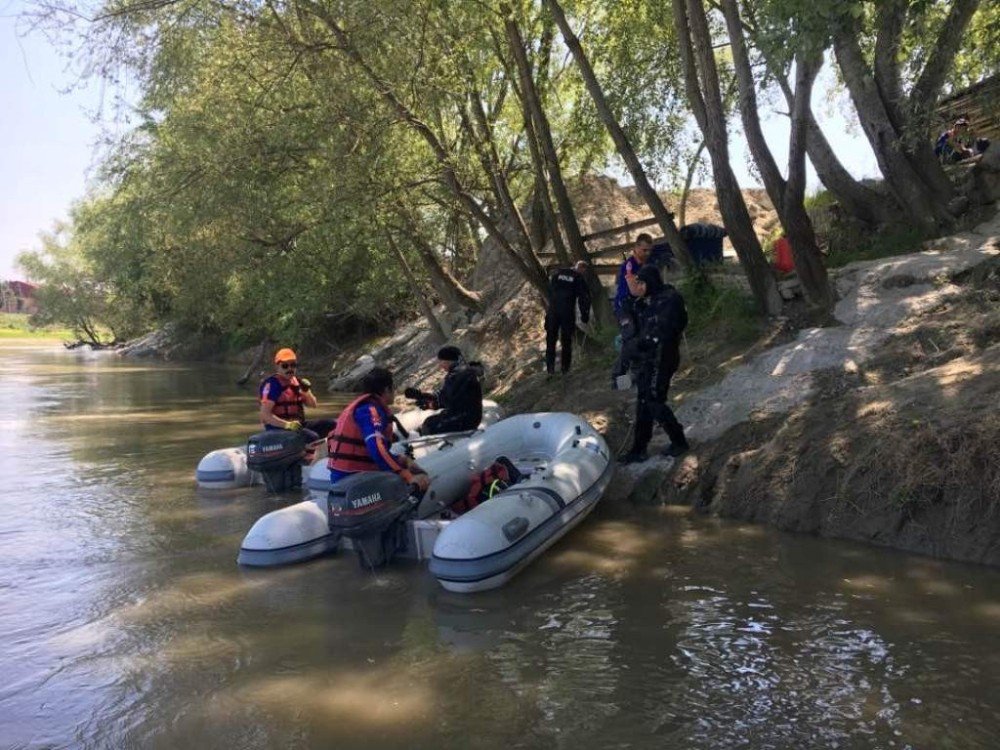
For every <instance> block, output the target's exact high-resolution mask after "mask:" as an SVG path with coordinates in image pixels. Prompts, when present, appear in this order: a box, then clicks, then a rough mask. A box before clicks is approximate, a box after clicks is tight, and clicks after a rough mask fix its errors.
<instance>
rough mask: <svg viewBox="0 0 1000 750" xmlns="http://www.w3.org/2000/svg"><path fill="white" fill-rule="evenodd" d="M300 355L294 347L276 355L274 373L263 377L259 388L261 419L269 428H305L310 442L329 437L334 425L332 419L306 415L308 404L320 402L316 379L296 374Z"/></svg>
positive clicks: (306, 436) (305, 435) (304, 433)
mask: <svg viewBox="0 0 1000 750" xmlns="http://www.w3.org/2000/svg"><path fill="white" fill-rule="evenodd" d="M298 364H299V363H298V358H297V357H296V356H295V352H294V351H292V350H291V349H287V348H286V349H279V350H278V351H277V352H276V353H275V355H274V374H273V375H271V376H270V377H268V378H265V379H264V380H262V381H261V383H260V386H259V387H258V389H257V395H258V400H259V401H260V421H261V424H262V425H263V426H264V429H265V430H302V435H303V437H304V438H305V440H306V442H307V443H313V442H315V441H317V440H319V439H320V438H325V437H326V436H327V434H328V433H329V432H330V430H332V429H333V426H334V424H335V422H334V421H333V420H332V419H312V420H307V419H306V407H307V406H308V407H309V408H310V409H315V408H316V407H317V406H318V405H319V404H318V403H317V401H316V395H315V394H314V393H313V392H312V383H310V382H309V381H308V380H307V379H306V378H299V377H296V370H297V369H298Z"/></svg>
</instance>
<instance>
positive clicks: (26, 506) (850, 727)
mask: <svg viewBox="0 0 1000 750" xmlns="http://www.w3.org/2000/svg"><path fill="white" fill-rule="evenodd" d="M0 354H2V357H3V360H2V361H3V366H4V375H3V378H2V379H0V402H2V403H3V404H4V405H5V408H4V409H3V411H2V413H0V477H2V478H3V480H2V481H3V502H2V513H0V747H2V748H124V747H136V748H187V749H189V750H200V749H201V748H334V747H336V748H376V749H381V748H428V749H430V748H506V747H512V748H567V749H568V748H574V749H576V748H600V749H601V750H610V749H611V748H935V749H938V748H962V749H967V748H995V747H997V745H998V742H1000V740H998V737H1000V648H998V647H1000V574H998V572H997V571H994V570H991V569H988V568H983V567H977V566H971V565H959V564H952V563H944V562H940V561H935V560H931V559H927V558H922V557H916V556H911V555H905V554H900V553H896V552H892V551H887V550H880V549H876V548H869V547H866V546H862V545H857V544H849V543H840V542H833V541H826V540H819V539H815V538H809V537H802V536H794V535H788V534H782V533H779V532H775V531H771V530H768V529H765V528H761V527H755V526H748V525H743V524H736V523H730V522H724V521H719V520H715V519H710V518H704V517H700V516H696V515H692V514H690V513H689V512H688V511H687V510H686V509H682V508H645V509H638V508H633V507H630V506H628V505H627V504H619V505H610V504H607V505H599V506H598V508H597V510H596V511H595V512H594V513H593V514H592V515H591V516H590V517H589V518H588V519H587V520H586V521H584V523H583V524H582V525H581V526H579V527H578V528H577V529H576V530H575V531H574V532H572V533H571V534H570V535H568V536H567V537H565V538H564V539H563V540H562V541H561V542H560V543H559V544H558V545H557V546H556V547H554V548H553V549H552V550H550V551H549V553H547V555H546V556H545V557H543V558H542V559H541V560H539V561H538V562H536V563H535V564H534V565H533V566H532V567H531V568H529V569H528V570H527V571H526V572H525V573H523V574H521V575H520V576H518V577H517V578H515V579H514V581H513V582H512V583H511V584H510V585H508V586H507V587H506V588H503V589H500V590H498V591H496V592H492V593H487V594H478V595H471V596H462V595H455V594H448V593H447V592H445V591H443V590H442V589H440V588H439V587H438V586H437V584H436V583H435V582H434V580H433V579H431V578H430V577H429V575H428V574H427V572H426V570H425V569H424V567H423V566H422V565H417V564H408V565H400V566H395V567H393V568H392V569H390V570H388V571H387V572H383V573H379V574H374V575H373V574H370V573H365V572H363V571H362V570H360V569H359V566H358V564H357V562H356V560H355V558H354V557H353V556H352V555H351V556H348V555H340V556H334V557H329V558H326V559H322V560H318V561H314V562H311V563H307V564H303V565H298V566H293V567H288V568H284V569H272V570H248V569H241V568H239V567H238V566H237V565H236V553H237V550H238V547H239V543H240V540H241V538H242V536H243V534H244V533H245V532H246V530H247V529H248V528H249V527H250V525H251V524H252V523H253V521H254V520H255V519H256V518H258V517H259V516H260V515H262V514H263V513H265V512H267V511H269V510H272V509H274V508H277V507H279V506H280V505H281V504H283V503H287V502H289V501H290V498H288V497H285V498H281V497H276V496H270V497H269V496H268V495H267V494H266V492H265V491H264V490H263V488H261V487H254V488H248V489H244V490H237V491H231V492H228V493H216V494H210V493H206V492H200V491H198V490H196V488H195V486H194V481H193V472H194V467H195V465H196V463H197V461H198V459H199V458H200V457H201V456H202V455H203V454H204V453H206V452H207V451H209V450H211V449H213V448H218V447H224V446H226V445H236V444H238V443H240V442H241V441H242V440H243V439H245V437H246V435H247V434H249V433H250V432H251V431H252V430H253V427H254V410H255V404H254V401H253V396H252V391H251V390H246V391H241V390H239V389H237V388H236V387H235V386H234V385H233V381H234V380H235V378H236V377H237V376H238V373H237V372H236V371H235V370H233V369H232V368H223V367H218V366H192V365H187V364H185V365H176V364H169V363H167V364H162V363H156V364H149V363H135V362H126V361H122V360H120V359H119V358H117V357H115V356H112V355H106V354H102V355H95V354H88V353H83V352H68V351H65V350H63V349H62V348H61V347H59V345H58V344H56V345H51V344H44V345H40V344H38V343H32V344H28V343H18V342H11V341H7V342H3V343H0ZM306 374H308V373H306Z"/></svg>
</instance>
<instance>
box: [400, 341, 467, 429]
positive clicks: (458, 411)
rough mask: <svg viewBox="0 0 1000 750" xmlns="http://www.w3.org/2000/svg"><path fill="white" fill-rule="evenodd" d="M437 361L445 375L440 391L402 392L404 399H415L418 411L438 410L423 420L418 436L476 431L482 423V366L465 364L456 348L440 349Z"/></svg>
mask: <svg viewBox="0 0 1000 750" xmlns="http://www.w3.org/2000/svg"><path fill="white" fill-rule="evenodd" d="M437 358H438V367H440V368H441V369H442V370H444V371H445V372H446V373H447V374H446V375H445V376H444V382H443V383H442V384H441V388H440V389H438V391H437V392H435V393H423V392H421V391H418V390H417V389H416V388H407V389H406V390H405V391H404V392H403V393H404V395H405V396H406V397H407V398H412V399H415V400H416V401H417V403H418V404H419V405H420V406H421V408H424V409H441V411H440V412H439V413H438V414H432V415H431V416H429V417H427V419H425V420H424V423H423V425H422V426H421V427H420V434H421V435H440V434H442V433H445V432H465V431H466V430H474V429H476V428H477V427H479V423H480V422H482V421H483V387H482V384H481V383H480V382H479V378H480V376H481V375H482V370H481V366H479V365H478V363H466V361H465V358H464V357H463V356H462V350H461V349H459V348H458V347H457V346H442V347H441V349H439V350H438V355H437Z"/></svg>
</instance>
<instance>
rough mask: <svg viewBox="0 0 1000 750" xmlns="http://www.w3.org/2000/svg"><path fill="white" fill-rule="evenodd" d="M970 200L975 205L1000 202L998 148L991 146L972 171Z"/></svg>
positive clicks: (999, 147)
mask: <svg viewBox="0 0 1000 750" xmlns="http://www.w3.org/2000/svg"><path fill="white" fill-rule="evenodd" d="M972 179H973V193H972V196H971V197H972V199H973V200H974V201H975V202H977V203H983V204H986V203H993V202H994V201H998V200H1000V146H998V145H997V144H996V143H994V144H991V145H990V147H989V148H988V149H986V153H985V154H983V157H982V158H981V159H980V160H979V163H978V164H976V167H975V169H973V170H972Z"/></svg>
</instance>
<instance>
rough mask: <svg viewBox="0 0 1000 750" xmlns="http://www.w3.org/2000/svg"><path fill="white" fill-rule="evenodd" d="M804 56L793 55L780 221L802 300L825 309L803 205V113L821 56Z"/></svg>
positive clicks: (825, 283) (827, 300)
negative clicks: (792, 97)
mask: <svg viewBox="0 0 1000 750" xmlns="http://www.w3.org/2000/svg"><path fill="white" fill-rule="evenodd" d="M805 58H806V55H797V56H796V58H795V106H794V107H793V108H792V130H791V134H790V138H789V144H788V182H787V183H786V184H785V190H784V205H783V207H782V211H781V216H782V218H781V223H782V225H783V226H784V228H785V233H786V234H787V235H788V241H789V243H790V244H791V246H792V261H793V262H794V263H795V271H796V273H798V275H799V281H801V282H802V289H803V292H804V293H805V296H806V299H807V300H808V301H809V302H810V303H811V304H812V305H813V306H814V307H817V308H820V309H823V310H829V309H830V308H831V307H832V306H833V301H834V299H833V290H832V289H831V288H830V280H829V278H828V277H827V274H826V266H825V265H823V255H822V253H820V251H819V245H818V244H817V242H816V233H815V231H814V229H813V223H812V220H811V219H810V218H809V214H808V213H807V212H806V208H805V196H806V138H807V120H808V117H807V112H808V111H809V108H810V107H809V100H810V98H811V97H812V86H813V82H814V81H815V80H816V74H817V73H818V72H819V68H820V65H821V64H822V58H821V57H820V58H818V59H816V58H814V59H812V60H806V59H805Z"/></svg>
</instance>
